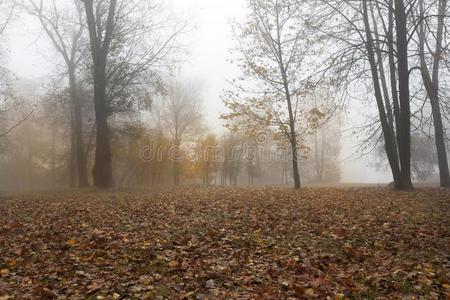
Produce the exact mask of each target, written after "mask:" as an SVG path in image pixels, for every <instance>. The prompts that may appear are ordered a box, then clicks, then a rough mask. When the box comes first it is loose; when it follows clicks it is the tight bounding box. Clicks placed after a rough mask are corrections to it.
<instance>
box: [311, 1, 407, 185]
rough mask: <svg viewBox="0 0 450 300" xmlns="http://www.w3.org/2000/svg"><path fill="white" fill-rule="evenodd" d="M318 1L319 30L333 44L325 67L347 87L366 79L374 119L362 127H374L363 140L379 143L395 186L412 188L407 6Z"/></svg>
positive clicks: (387, 2)
mask: <svg viewBox="0 0 450 300" xmlns="http://www.w3.org/2000/svg"><path fill="white" fill-rule="evenodd" d="M319 2H322V3H323V6H319V7H320V8H322V9H323V11H325V12H320V13H319V15H320V17H318V19H319V23H320V24H321V25H322V26H321V27H320V28H319V27H318V28H319V30H320V32H325V37H327V38H331V39H332V40H333V41H335V42H336V45H335V47H336V46H337V51H335V52H334V53H333V55H332V57H331V59H330V60H329V61H328V62H329V63H330V65H329V66H327V67H326V68H325V70H326V72H330V70H335V74H333V75H334V76H336V75H337V76H338V77H340V78H338V79H336V80H338V81H339V82H340V83H341V84H342V85H343V86H346V87H347V88H350V89H351V88H352V87H354V86H355V82H358V81H359V82H364V83H368V89H371V90H372V91H373V95H374V99H375V103H376V106H377V111H378V117H377V120H376V121H375V122H373V123H371V124H370V125H368V126H367V128H369V129H370V127H373V128H374V130H373V132H372V133H370V134H369V138H368V139H367V140H366V141H368V140H372V139H375V140H377V142H378V141H379V140H382V141H384V148H385V152H386V156H387V158H388V161H389V165H390V167H391V171H392V175H393V179H394V182H395V187H396V188H397V189H402V190H408V189H411V188H412V182H411V106H410V102H411V93H410V72H411V70H410V68H409V56H410V54H411V51H410V48H409V42H410V34H411V28H410V26H409V25H410V24H409V23H408V17H410V16H411V15H410V12H411V10H410V9H408V8H407V7H406V6H405V3H404V1H403V0H394V1H393V0H385V1H372V0H363V1H334V0H321V1H319ZM319 2H318V3H319ZM408 5H409V6H408V7H410V6H411V5H412V4H411V3H408ZM317 11H319V10H317ZM336 24H341V26H336ZM342 28H343V29H342ZM330 73H331V72H330ZM388 78H389V81H388ZM389 87H390V90H389ZM391 101H392V103H391ZM367 128H366V129H367ZM380 131H381V135H382V137H381V138H379V136H380V135H379V132H380Z"/></svg>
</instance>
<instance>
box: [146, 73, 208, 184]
mask: <svg viewBox="0 0 450 300" xmlns="http://www.w3.org/2000/svg"><path fill="white" fill-rule="evenodd" d="M201 103H202V101H201V95H200V89H199V86H198V85H197V84H196V83H192V82H191V83H189V82H182V81H180V80H177V79H172V80H171V81H169V83H167V84H166V86H165V88H164V91H163V93H162V97H161V99H159V102H157V103H155V105H154V107H153V110H154V111H153V114H154V117H155V119H156V122H157V123H159V122H160V123H161V128H163V129H164V130H165V131H166V133H167V135H168V136H169V138H170V139H171V141H172V148H171V149H170V158H171V159H172V162H173V183H174V184H175V185H178V184H179V183H180V176H181V166H182V164H181V163H182V159H183V155H182V146H183V145H184V144H185V143H186V142H187V141H193V139H194V138H195V136H196V134H197V133H198V129H199V126H200V125H201V119H202V114H201Z"/></svg>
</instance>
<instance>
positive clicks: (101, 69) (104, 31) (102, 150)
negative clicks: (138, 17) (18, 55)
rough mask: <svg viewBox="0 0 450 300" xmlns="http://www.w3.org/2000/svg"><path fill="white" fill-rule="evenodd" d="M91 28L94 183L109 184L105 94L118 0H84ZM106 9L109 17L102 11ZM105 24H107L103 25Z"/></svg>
mask: <svg viewBox="0 0 450 300" xmlns="http://www.w3.org/2000/svg"><path fill="white" fill-rule="evenodd" d="M83 2H84V6H85V11H86V21H87V25H88V29H89V38H90V45H91V56H92V61H93V79H94V102H95V120H96V124H97V133H96V149H95V162H94V169H93V170H92V175H93V177H94V185H95V186H96V187H100V188H109V187H112V186H113V185H114V182H113V174H112V162H111V148H110V143H109V127H108V114H109V111H108V105H107V98H106V87H107V78H106V65H107V62H108V54H109V51H110V46H111V42H112V39H113V34H114V29H115V15H116V8H117V0H110V1H107V2H100V3H98V4H97V5H96V8H95V10H94V0H83ZM103 9H106V11H107V13H106V17H105V14H103V13H102V12H103ZM103 24H105V25H104V26H103Z"/></svg>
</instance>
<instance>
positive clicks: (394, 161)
mask: <svg viewBox="0 0 450 300" xmlns="http://www.w3.org/2000/svg"><path fill="white" fill-rule="evenodd" d="M363 19H364V27H365V34H366V48H367V57H368V59H369V64H370V70H371V73H372V80H373V85H374V90H375V99H376V101H377V107H378V115H379V119H380V122H381V128H382V131H383V136H384V145H385V150H386V155H387V158H388V161H389V166H390V168H391V171H392V177H393V179H394V182H395V186H396V187H400V186H401V172H400V167H399V162H398V157H397V153H396V148H395V137H394V136H393V134H392V133H393V131H392V130H391V127H390V126H389V121H388V119H387V116H386V111H385V107H384V102H383V95H382V92H381V86H380V81H379V76H378V68H377V63H376V60H375V53H374V43H373V38H372V32H371V29H370V22H369V15H368V9H367V0H363Z"/></svg>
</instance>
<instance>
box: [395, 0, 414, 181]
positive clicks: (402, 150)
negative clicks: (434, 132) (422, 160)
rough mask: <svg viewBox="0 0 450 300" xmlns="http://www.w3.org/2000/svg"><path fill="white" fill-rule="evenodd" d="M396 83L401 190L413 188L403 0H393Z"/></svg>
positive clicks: (406, 39) (406, 38) (405, 21)
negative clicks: (396, 62)
mask: <svg viewBox="0 0 450 300" xmlns="http://www.w3.org/2000/svg"><path fill="white" fill-rule="evenodd" d="M395 16H396V33H397V60H398V83H399V91H400V93H399V100H400V128H399V130H398V132H397V134H398V137H399V145H398V151H399V158H400V169H401V171H400V185H398V186H397V188H398V189H401V190H409V189H412V188H413V185H412V182H411V109H410V103H409V101H410V99H409V66H408V31H407V24H406V23H407V16H406V8H405V4H404V2H403V0H395Z"/></svg>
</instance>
